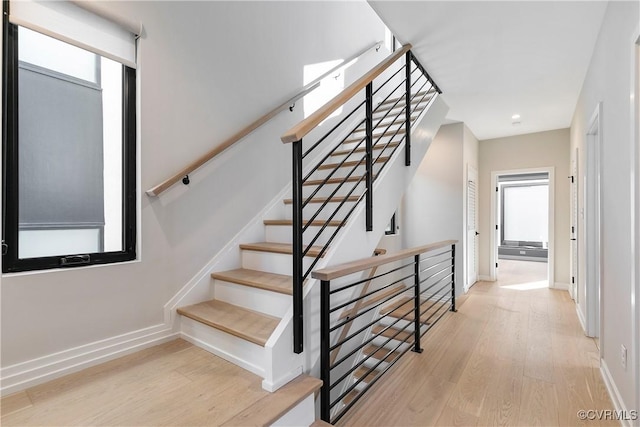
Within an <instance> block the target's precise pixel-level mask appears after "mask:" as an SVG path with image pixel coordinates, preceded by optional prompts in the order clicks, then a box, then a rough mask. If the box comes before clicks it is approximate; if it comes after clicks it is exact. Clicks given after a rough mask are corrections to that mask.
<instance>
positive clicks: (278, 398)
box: [222, 375, 322, 427]
mask: <svg viewBox="0 0 640 427" xmlns="http://www.w3.org/2000/svg"><path fill="white" fill-rule="evenodd" d="M320 387H322V381H320V380H319V379H317V378H314V377H310V376H308V375H300V376H299V377H297V378H295V379H294V380H292V381H291V382H289V383H288V384H286V385H284V386H283V387H282V388H280V389H278V390H277V391H275V392H273V393H271V394H269V395H267V396H265V397H263V398H262V399H260V400H258V401H257V402H255V403H254V404H252V405H251V406H250V407H248V408H246V409H245V410H243V411H241V412H240V413H238V414H236V415H234V416H233V417H232V418H230V419H229V420H227V421H225V422H224V423H223V424H222V426H224V427H238V426H270V425H271V424H273V423H274V422H275V421H277V420H278V419H280V418H281V417H282V416H283V415H284V414H286V413H287V412H289V410H291V409H292V408H293V407H295V406H296V405H297V404H298V403H300V402H302V401H303V400H304V399H305V398H306V397H307V396H309V395H311V394H313V393H315V392H316V391H318V390H319V389H320Z"/></svg>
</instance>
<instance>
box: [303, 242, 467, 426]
mask: <svg viewBox="0 0 640 427" xmlns="http://www.w3.org/2000/svg"><path fill="white" fill-rule="evenodd" d="M456 243H457V241H456V240H447V241H442V242H438V243H434V244H430V245H426V246H420V247H416V248H412V249H407V250H403V251H400V252H397V253H394V254H387V255H380V256H376V257H372V258H366V259H363V260H360V261H354V262H350V263H346V264H341V265H338V266H335V267H331V268H325V269H321V270H316V271H314V272H313V273H312V277H313V278H315V279H319V280H321V288H320V300H321V306H320V316H321V322H320V331H321V337H320V375H321V379H322V389H321V391H320V417H321V418H322V420H323V421H326V422H329V423H335V422H337V421H338V420H340V419H341V418H342V417H343V416H344V415H345V414H346V413H347V411H348V410H349V409H350V408H351V407H352V406H353V405H354V404H355V403H356V402H357V401H358V400H359V399H360V398H361V397H362V396H363V394H364V393H366V392H367V390H369V389H370V388H371V387H372V386H373V385H374V384H375V383H376V382H377V381H378V380H379V379H380V378H381V377H382V376H383V375H384V374H385V373H387V372H388V371H389V369H391V367H392V366H393V365H394V364H395V363H396V362H397V361H398V360H399V359H400V357H402V355H404V354H405V353H406V352H407V351H409V350H412V351H414V352H417V353H421V352H422V347H421V343H420V340H421V338H422V336H424V334H426V333H427V332H428V331H429V330H430V329H431V328H432V327H433V326H434V325H435V324H436V322H437V321H438V320H440V319H441V318H442V317H443V316H444V315H445V314H446V313H447V312H448V311H454V312H455V311H456V301H455V282H456V281H455V251H456V249H455V247H456V246H455V245H456ZM381 270H384V271H381ZM367 272H369V273H368V274H367ZM363 277H364V278H363ZM345 313H346V314H345ZM345 331H346V332H345Z"/></svg>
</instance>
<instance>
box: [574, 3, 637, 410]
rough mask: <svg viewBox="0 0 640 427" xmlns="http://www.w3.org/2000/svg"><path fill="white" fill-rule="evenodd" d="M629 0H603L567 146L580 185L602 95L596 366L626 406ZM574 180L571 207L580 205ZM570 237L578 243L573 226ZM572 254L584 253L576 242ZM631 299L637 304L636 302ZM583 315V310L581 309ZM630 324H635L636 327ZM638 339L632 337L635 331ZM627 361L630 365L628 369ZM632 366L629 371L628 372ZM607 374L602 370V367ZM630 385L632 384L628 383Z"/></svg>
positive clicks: (631, 402)
mask: <svg viewBox="0 0 640 427" xmlns="http://www.w3.org/2000/svg"><path fill="white" fill-rule="evenodd" d="M638 17H639V8H638V3H637V2H609V5H608V7H607V11H606V15H605V18H604V21H603V24H602V28H601V29H600V35H599V36H598V41H597V43H596V46H595V48H594V52H593V57H592V59H591V64H590V66H589V70H588V72H587V76H586V78H585V81H584V85H583V87H582V91H581V94H580V98H579V99H578V103H577V105H576V111H575V114H574V117H573V122H572V124H571V149H572V150H575V148H576V147H578V148H579V150H580V151H579V152H580V156H579V171H580V172H579V173H580V176H581V178H580V179H579V180H578V183H579V185H580V186H582V183H583V181H582V176H583V174H584V171H585V166H586V163H585V156H584V153H585V149H586V146H585V142H586V137H585V136H586V132H587V126H588V125H589V121H590V119H591V116H592V114H593V112H594V111H595V109H596V106H597V104H598V102H602V105H603V115H602V116H601V120H602V122H601V123H602V128H601V131H602V138H603V139H602V142H603V147H602V158H601V189H602V190H601V193H602V196H601V203H602V217H601V224H600V227H601V233H602V238H601V251H602V252H601V253H602V267H601V277H602V287H601V289H602V290H601V299H602V311H603V313H602V319H603V320H602V324H601V337H600V346H601V352H602V356H603V362H604V363H603V366H605V367H606V370H607V371H608V373H610V377H609V378H607V379H608V380H610V381H611V382H612V384H613V388H614V390H613V394H614V399H618V400H619V402H618V403H619V404H621V405H624V406H625V407H626V409H628V410H632V409H639V408H637V407H635V402H638V400H637V399H638V398H639V397H638V396H637V395H636V393H637V392H636V391H635V390H634V375H635V376H636V378H637V369H638V365H639V363H640V361H639V359H638V355H637V354H636V352H635V351H634V349H633V346H632V343H633V338H632V330H633V328H632V324H633V322H635V320H634V319H633V318H632V302H631V298H630V296H631V286H632V283H631V271H632V267H633V265H634V264H633V260H632V259H631V255H630V245H631V242H632V240H631V238H630V230H631V229H632V228H630V227H631V215H630V214H631V202H630V200H631V197H630V195H631V187H630V184H631V170H630V167H631V162H630V157H631V150H630V145H631V118H630V108H629V107H630V103H629V95H630V94H633V88H632V87H631V70H632V67H631V65H632V54H631V53H632V35H633V34H634V32H635V31H637V28H638V22H639V19H638ZM583 191H584V190H583V188H582V187H580V188H579V191H578V194H579V202H578V203H579V207H580V208H583V207H584V197H583ZM578 230H579V231H580V234H579V235H578V241H579V242H584V235H583V233H582V230H581V228H580V227H578ZM580 246H581V248H580V249H581V251H580V254H581V255H580V256H581V258H580V259H581V260H584V247H582V246H583V245H580ZM584 264H585V262H581V267H582V268H580V272H579V278H581V280H579V283H578V291H579V300H580V301H584V289H585V285H584ZM636 304H637V303H636ZM583 314H584V311H583ZM636 331H637V329H636ZM636 338H638V337H636ZM621 345H624V346H625V347H627V349H628V363H627V369H626V371H625V369H624V368H623V367H622V364H621V361H620V359H621V357H620V346H621ZM634 367H635V370H634ZM634 371H635V372H634ZM607 375H608V374H607ZM636 390H637V389H636Z"/></svg>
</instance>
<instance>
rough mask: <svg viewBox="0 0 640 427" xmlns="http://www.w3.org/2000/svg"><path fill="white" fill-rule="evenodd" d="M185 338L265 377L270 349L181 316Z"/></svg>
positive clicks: (181, 325) (181, 327) (181, 326)
mask: <svg viewBox="0 0 640 427" xmlns="http://www.w3.org/2000/svg"><path fill="white" fill-rule="evenodd" d="M180 317H181V319H180V329H181V332H182V336H183V338H185V339H186V340H187V341H189V342H190V343H192V344H194V345H196V346H198V347H201V348H203V349H205V350H207V351H208V352H210V353H213V354H215V355H216V356H219V357H222V358H223V359H225V360H228V361H229V362H231V363H233V364H235V365H238V366H240V367H241V368H244V369H246V370H248V371H250V372H253V373H254V374H256V375H258V376H260V377H262V378H265V375H266V366H265V362H266V361H267V360H269V354H268V352H269V350H268V349H267V348H265V347H262V346H259V345H257V344H254V343H252V342H249V341H247V340H245V339H242V338H238V337H236V336H234V335H231V334H228V333H226V332H223V331H221V330H219V329H216V328H212V327H211V326H208V325H205V324H204V323H200V322H198V321H196V320H193V319H190V318H188V317H185V316H180Z"/></svg>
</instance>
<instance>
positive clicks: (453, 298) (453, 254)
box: [451, 244, 458, 311]
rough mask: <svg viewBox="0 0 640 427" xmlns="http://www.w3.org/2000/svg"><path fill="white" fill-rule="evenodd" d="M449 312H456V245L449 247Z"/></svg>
mask: <svg viewBox="0 0 640 427" xmlns="http://www.w3.org/2000/svg"><path fill="white" fill-rule="evenodd" d="M451 311H458V310H456V245H455V244H453V245H451Z"/></svg>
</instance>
